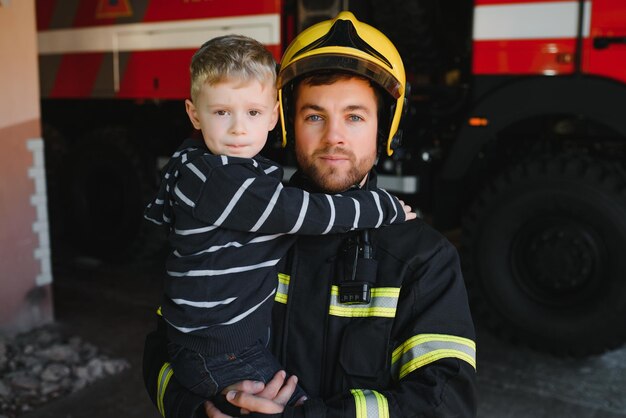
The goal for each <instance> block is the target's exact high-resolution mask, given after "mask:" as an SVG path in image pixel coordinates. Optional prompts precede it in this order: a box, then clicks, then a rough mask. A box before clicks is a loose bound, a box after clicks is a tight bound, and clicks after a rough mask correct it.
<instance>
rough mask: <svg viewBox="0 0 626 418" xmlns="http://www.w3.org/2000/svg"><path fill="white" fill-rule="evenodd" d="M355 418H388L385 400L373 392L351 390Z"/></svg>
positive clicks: (379, 394)
mask: <svg viewBox="0 0 626 418" xmlns="http://www.w3.org/2000/svg"><path fill="white" fill-rule="evenodd" d="M350 393H352V396H354V407H355V410H356V418H389V404H388V402H387V398H385V397H384V396H383V395H382V394H381V393H379V392H376V391H375V390H369V389H351V390H350Z"/></svg>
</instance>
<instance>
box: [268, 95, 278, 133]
mask: <svg viewBox="0 0 626 418" xmlns="http://www.w3.org/2000/svg"><path fill="white" fill-rule="evenodd" d="M276 122H278V100H276V104H275V105H274V109H273V110H272V118H271V119H270V126H269V129H268V130H267V131H268V132H269V131H271V130H272V129H274V128H275V127H276Z"/></svg>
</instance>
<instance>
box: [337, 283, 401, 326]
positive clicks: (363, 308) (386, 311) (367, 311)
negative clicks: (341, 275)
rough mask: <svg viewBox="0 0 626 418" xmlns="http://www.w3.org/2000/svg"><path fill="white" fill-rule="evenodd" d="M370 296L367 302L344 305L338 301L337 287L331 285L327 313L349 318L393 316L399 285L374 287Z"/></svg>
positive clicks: (396, 304) (394, 314) (398, 294)
mask: <svg viewBox="0 0 626 418" xmlns="http://www.w3.org/2000/svg"><path fill="white" fill-rule="evenodd" d="M371 296H372V298H371V300H370V303H368V304H357V305H346V304H344V303H339V287H337V286H333V287H332V289H331V296H330V307H329V309H328V314H329V315H334V316H343V317H349V318H355V317H372V316H377V317H383V318H394V317H395V316H396V307H397V306H398V297H399V296H400V288H399V287H375V288H373V289H372V293H371Z"/></svg>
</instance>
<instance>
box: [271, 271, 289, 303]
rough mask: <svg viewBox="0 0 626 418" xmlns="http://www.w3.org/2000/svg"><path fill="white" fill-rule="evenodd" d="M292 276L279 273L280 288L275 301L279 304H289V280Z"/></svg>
mask: <svg viewBox="0 0 626 418" xmlns="http://www.w3.org/2000/svg"><path fill="white" fill-rule="evenodd" d="M290 279H291V276H289V275H287V274H283V273H278V288H277V289H276V296H275V297H274V301H276V302H278V303H284V304H285V305H286V304H287V295H288V294H289V280H290Z"/></svg>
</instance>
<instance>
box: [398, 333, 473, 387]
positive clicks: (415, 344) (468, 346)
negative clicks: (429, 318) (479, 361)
mask: <svg viewBox="0 0 626 418" xmlns="http://www.w3.org/2000/svg"><path fill="white" fill-rule="evenodd" d="M443 358H458V359H460V360H463V361H466V362H467V363H469V364H470V365H471V366H472V367H473V368H474V369H476V343H474V341H472V340H470V339H467V338H463V337H457V336H454V335H445V334H420V335H416V336H414V337H411V338H409V339H408V340H406V341H405V342H404V343H402V344H401V345H400V346H399V347H398V348H396V349H395V350H394V351H393V354H392V357H391V367H392V374H393V376H395V378H396V379H398V380H399V379H402V378H403V377H404V376H406V375H407V374H409V373H411V372H412V371H413V370H416V369H418V368H420V367H422V366H425V365H426V364H429V363H432V362H434V361H437V360H440V359H443Z"/></svg>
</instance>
